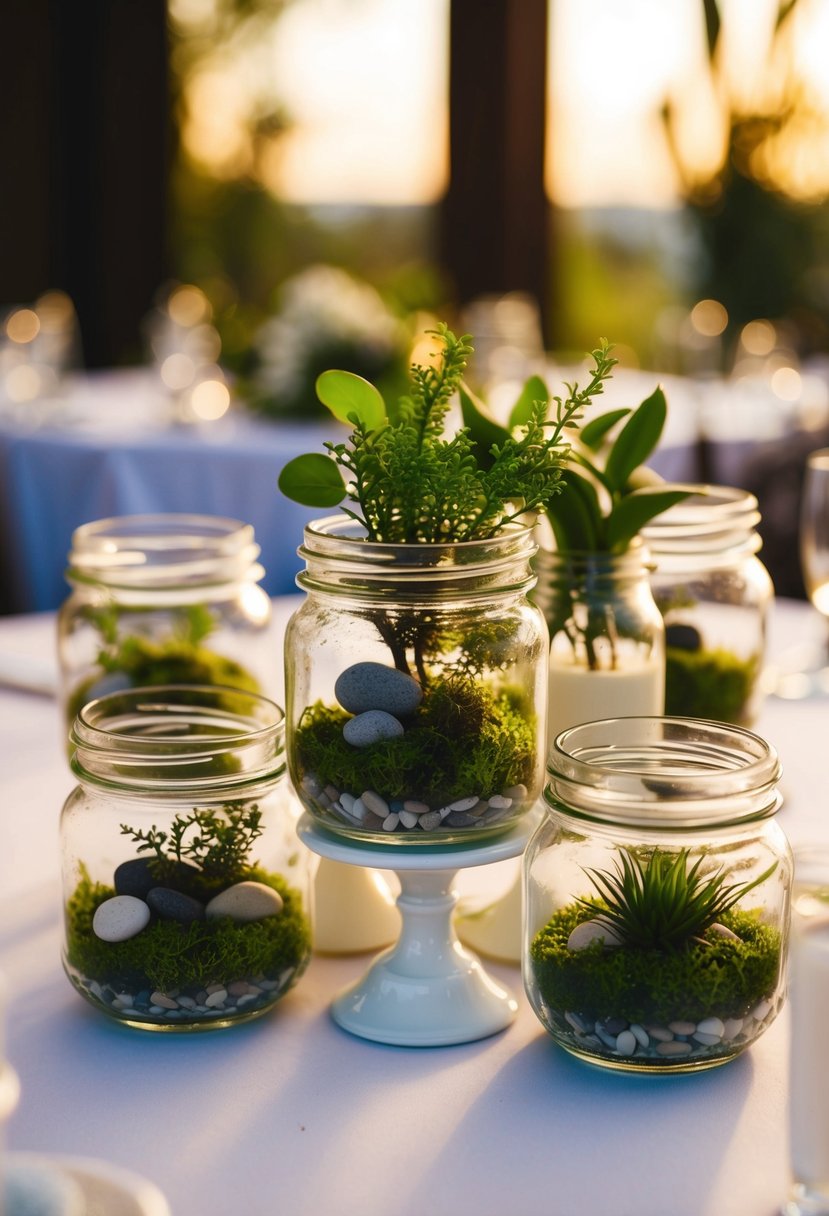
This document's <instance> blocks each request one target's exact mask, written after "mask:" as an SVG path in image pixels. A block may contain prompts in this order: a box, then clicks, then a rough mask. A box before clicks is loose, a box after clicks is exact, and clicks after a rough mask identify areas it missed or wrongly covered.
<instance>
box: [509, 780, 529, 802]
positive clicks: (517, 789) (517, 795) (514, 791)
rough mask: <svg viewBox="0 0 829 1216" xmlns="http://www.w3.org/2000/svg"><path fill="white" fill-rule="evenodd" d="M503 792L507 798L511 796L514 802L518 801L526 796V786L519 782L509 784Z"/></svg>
mask: <svg viewBox="0 0 829 1216" xmlns="http://www.w3.org/2000/svg"><path fill="white" fill-rule="evenodd" d="M504 794H505V795H506V797H507V798H512V800H513V801H514V802H520V801H521V800H522V799H523V798H526V797H527V787H526V785H521V784H520V782H519V784H518V785H511V786H510V787H509V789H507V790H504Z"/></svg>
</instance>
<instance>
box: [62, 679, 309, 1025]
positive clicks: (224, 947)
mask: <svg viewBox="0 0 829 1216" xmlns="http://www.w3.org/2000/svg"><path fill="white" fill-rule="evenodd" d="M71 742H72V747H73V758H72V769H73V771H74V773H75V776H76V777H77V782H78V784H77V786H76V788H75V789H74V790H73V792H72V793H71V794H70V795H69V798H68V799H67V801H66V803H65V805H64V808H63V812H62V815H61V848H62V869H63V890H64V914H65V943H64V948H63V964H64V968H65V970H66V973H67V975H68V976H69V979H70V980H71V982H72V983H73V984H74V986H75V988H76V989H77V990H78V991H79V992H80V993H81V995H82V996H84V997H85V998H86V1000H88V1001H89V1002H90V1003H91V1004H92V1005H94V1006H95V1007H96V1008H97V1009H99V1010H101V1011H102V1012H104V1013H106V1014H108V1015H109V1016H110V1017H112V1018H114V1019H116V1020H117V1021H119V1022H123V1023H125V1024H126V1025H129V1026H134V1027H138V1028H141V1029H145V1030H157V1031H193V1030H210V1029H213V1028H216V1027H223V1026H230V1025H233V1024H234V1023H237V1022H243V1021H247V1020H249V1019H251V1018H255V1017H258V1016H259V1015H260V1014H263V1013H265V1012H266V1011H267V1010H269V1009H270V1008H271V1007H272V1006H273V1005H274V1004H275V1003H276V1002H277V1001H278V1000H279V999H280V997H281V996H283V994H284V993H285V992H287V991H288V989H289V988H291V987H292V986H293V984H294V983H296V981H297V979H298V978H299V977H300V976H301V975H302V972H303V971H304V969H305V967H306V965H307V963H308V959H309V956H310V940H311V936H310V927H309V919H308V888H307V880H308V874H307V857H308V854H307V853H306V852H305V850H303V849H302V848H301V846H300V845H299V842H298V838H297V836H296V833H295V816H294V814H293V813H292V810H291V807H292V805H293V803H292V801H291V800H290V798H289V795H288V791H287V787H286V785H285V783H284V782H283V780H282V778H283V775H284V771H285V748H284V715H283V713H282V710H281V709H279V708H278V707H277V706H276V705H275V704H274V703H273V702H271V701H269V700H267V699H265V698H264V697H260V696H257V695H256V694H252V693H247V692H243V691H240V690H232V689H228V688H223V689H221V690H218V689H215V688H211V687H203V686H184V685H180V686H162V687H158V688H148V689H130V690H128V691H125V692H120V693H110V694H108V695H107V696H105V697H101V698H99V699H98V700H96V701H94V702H91V703H90V704H89V705H87V706H85V707H84V708H82V709H81V711H80V713H79V714H78V716H77V718H76V720H75V723H74V726H73V730H72V736H71Z"/></svg>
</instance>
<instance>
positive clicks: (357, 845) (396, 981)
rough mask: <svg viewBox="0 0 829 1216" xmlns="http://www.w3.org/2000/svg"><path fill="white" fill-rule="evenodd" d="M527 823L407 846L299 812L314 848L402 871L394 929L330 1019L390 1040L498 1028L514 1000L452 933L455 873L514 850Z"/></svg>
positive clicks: (427, 1039)
mask: <svg viewBox="0 0 829 1216" xmlns="http://www.w3.org/2000/svg"><path fill="white" fill-rule="evenodd" d="M534 826H535V820H534V818H533V817H532V816H527V817H526V820H525V821H524V822H522V823H521V824H519V826H518V827H516V828H513V830H512V831H511V832H510V833H508V834H507V835H505V836H501V837H498V838H497V839H495V840H489V841H483V842H478V843H475V842H471V843H470V844H459V845H424V846H417V847H410V848H406V847H405V846H400V845H384V844H373V843H370V842H366V843H362V842H357V841H354V840H348V839H346V838H344V837H339V836H335V835H333V834H332V833H329V832H327V831H325V830H324V829H323V828H319V827H317V826H316V825H315V823H314V821H313V820H312V819H311V817H310V816H309V815H307V814H306V815H303V816H302V818H301V819H300V821H299V824H298V827H297V831H298V832H299V836H300V839H301V840H302V841H303V843H304V844H305V845H307V847H308V848H309V849H311V850H312V852H314V853H318V854H319V855H320V856H321V857H329V858H332V859H333V860H334V861H342V862H345V863H346V864H347V865H354V866H370V867H376V868H378V869H383V870H393V871H394V872H395V873H396V874H397V876H398V878H399V880H400V895H399V897H398V900H397V906H398V908H399V909H400V915H401V918H402V927H401V930H400V937H399V939H398V940H397V942H396V943H395V945H393V946H391V947H390V948H389V949H388V950H384V951H383V953H382V954H380V955H378V957H377V958H376V959H375V960H374V962H373V963H372V964H371V966H370V967H369V969H368V971H367V972H366V973H365V975H364V976H363V977H362V978H361V979H359V980H357V982H356V983H354V984H351V985H350V986H349V987H348V988H346V989H344V990H343V991H342V992H341V993H339V995H338V996H337V997H335V999H334V1001H333V1003H332V1006H331V1013H332V1016H333V1018H334V1021H335V1022H337V1024H338V1025H339V1026H342V1027H343V1029H344V1030H348V1031H350V1032H351V1034H355V1035H359V1036H360V1037H361V1038H364V1039H372V1040H374V1041H375V1042H377V1043H390V1044H393V1045H395V1046H397V1047H445V1046H448V1045H450V1044H452V1043H471V1042H473V1041H474V1040H475V1039H484V1038H486V1037H487V1036H488V1035H491V1034H497V1033H498V1031H500V1030H505V1029H506V1027H507V1026H509V1025H510V1023H511V1022H512V1021H513V1019H514V1017H515V1015H516V1013H517V1011H518V1003H517V1001H516V999H515V997H514V996H513V995H512V994H511V993H510V992H509V991H508V990H507V989H505V988H503V987H501V985H500V984H498V983H496V981H495V980H493V979H492V978H491V977H490V976H489V975H487V973H486V972H485V971H484V969H483V967H482V966H481V963H480V961H479V959H478V958H476V956H475V955H474V954H470V953H469V952H468V951H467V950H465V949H464V948H463V946H462V945H461V943H460V942H459V941H458V938H457V936H456V934H455V931H454V929H453V927H452V913H453V910H454V907H455V903H456V901H457V896H456V894H455V892H454V890H453V881H454V877H455V874H456V873H457V871H458V870H460V869H465V868H467V867H469V866H481V865H488V864H491V863H492V862H496V861H504V860H505V859H506V858H508V857H517V856H518V855H519V854H520V853H522V852H523V850H524V847H525V845H526V843H527V841H528V839H529V837H530V833H531V831H532V829H533V827H534Z"/></svg>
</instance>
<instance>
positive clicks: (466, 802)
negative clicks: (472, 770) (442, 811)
mask: <svg viewBox="0 0 829 1216" xmlns="http://www.w3.org/2000/svg"><path fill="white" fill-rule="evenodd" d="M478 801H479V799H478V795H477V794H472V795H471V796H470V797H468V798H458V799H457V800H456V801H455V802H450V803H449V810H450V811H470V810H471V809H472V807H473V806H477V805H478Z"/></svg>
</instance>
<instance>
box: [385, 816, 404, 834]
mask: <svg viewBox="0 0 829 1216" xmlns="http://www.w3.org/2000/svg"><path fill="white" fill-rule="evenodd" d="M399 822H400V816H399V815H398V814H397V813H396V812H395V811H393V812H392V813H391V814H390V815H387V816H386V818H385V819H384V820H383V831H384V832H393V831H394V829H395V828H396V827H397V825H398V823H399Z"/></svg>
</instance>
